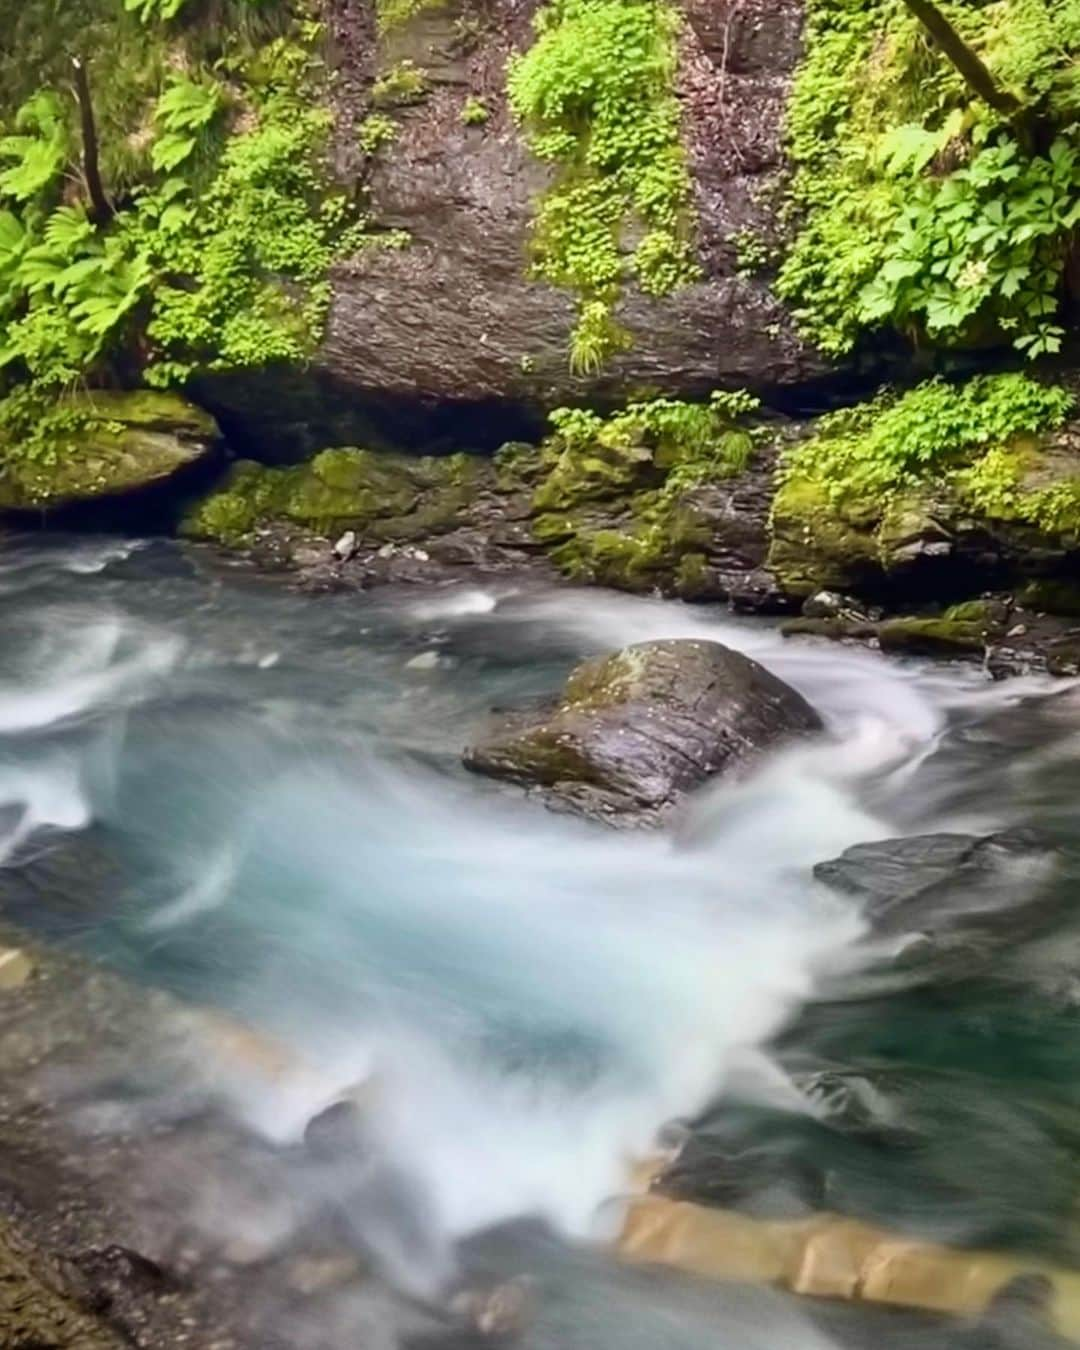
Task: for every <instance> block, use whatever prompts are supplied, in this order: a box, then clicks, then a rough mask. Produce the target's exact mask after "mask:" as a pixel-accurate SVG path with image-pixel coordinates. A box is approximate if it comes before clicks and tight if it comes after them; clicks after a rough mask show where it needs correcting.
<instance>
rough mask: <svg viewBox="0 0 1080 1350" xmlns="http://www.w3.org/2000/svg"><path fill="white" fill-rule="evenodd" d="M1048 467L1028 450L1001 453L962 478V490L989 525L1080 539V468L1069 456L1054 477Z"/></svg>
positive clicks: (1027, 447)
mask: <svg viewBox="0 0 1080 1350" xmlns="http://www.w3.org/2000/svg"><path fill="white" fill-rule="evenodd" d="M1047 467H1048V466H1047V464H1046V462H1045V457H1044V456H1043V455H1042V454H1041V453H1040V451H1039V450H1038V449H1037V448H1035V447H1033V446H1032V445H1030V444H1028V445H1023V446H1020V447H1015V446H1013V447H999V448H995V449H993V450H990V451H988V452H987V454H985V455H984V456H983V457H982V458H981V459H980V460H978V461H977V462H976V463H975V464H973V465H972V466H971V468H969V469H968V470H966V471H965V472H964V473H962V474H960V475H959V476H958V484H959V487H960V491H961V493H962V496H963V499H964V500H965V501H966V502H967V503H968V504H969V505H970V506H971V507H972V508H973V509H974V510H976V511H978V512H980V513H981V514H982V515H984V516H987V517H989V518H990V519H993V520H1001V521H1011V522H1016V523H1018V524H1022V525H1031V526H1034V527H1035V528H1037V529H1039V530H1041V531H1042V532H1043V533H1044V534H1049V535H1056V536H1067V537H1074V536H1076V535H1078V534H1080V462H1076V461H1074V460H1073V457H1072V456H1069V457H1068V459H1067V460H1066V461H1065V462H1064V463H1063V464H1059V465H1058V466H1057V467H1058V473H1057V474H1056V475H1055V474H1054V473H1053V472H1050V473H1047V471H1046V470H1047ZM1048 480H1049V481H1048Z"/></svg>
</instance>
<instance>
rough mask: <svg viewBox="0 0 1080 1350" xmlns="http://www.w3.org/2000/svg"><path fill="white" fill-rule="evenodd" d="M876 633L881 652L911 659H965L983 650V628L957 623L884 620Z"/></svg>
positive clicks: (971, 624) (952, 620)
mask: <svg viewBox="0 0 1080 1350" xmlns="http://www.w3.org/2000/svg"><path fill="white" fill-rule="evenodd" d="M877 633H878V641H879V642H880V643H881V649H882V651H887V652H906V653H908V654H910V655H913V656H968V655H972V654H975V653H979V652H982V651H983V649H984V647H985V646H986V634H985V630H984V627H983V625H982V624H981V623H966V622H963V621H961V620H959V619H887V620H885V622H884V623H880V624H878V629H877Z"/></svg>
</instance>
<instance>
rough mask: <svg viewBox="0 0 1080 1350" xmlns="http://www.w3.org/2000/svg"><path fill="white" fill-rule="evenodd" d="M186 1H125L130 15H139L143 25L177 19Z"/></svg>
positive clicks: (125, 6)
mask: <svg viewBox="0 0 1080 1350" xmlns="http://www.w3.org/2000/svg"><path fill="white" fill-rule="evenodd" d="M185 3H186V0H124V8H125V9H126V10H127V11H128V13H134V14H137V15H138V17H139V18H140V19H141V20H142V22H143V23H160V22H164V21H167V20H169V19H175V18H176V16H177V15H178V14H179V13H180V11H181V10H182V9H183V7H184V5H185Z"/></svg>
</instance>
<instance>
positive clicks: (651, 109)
mask: <svg viewBox="0 0 1080 1350" xmlns="http://www.w3.org/2000/svg"><path fill="white" fill-rule="evenodd" d="M535 23H536V31H537V39H536V42H535V44H534V45H533V46H532V47H531V48H530V49H529V51H528V52H526V53H525V54H524V55H523V56H520V57H519V58H517V59H516V60H515V61H514V62H513V63H512V65H511V67H510V79H509V92H510V104H511V107H512V109H513V111H514V113H515V115H516V116H517V118H518V119H519V121H521V123H522V124H523V125H524V126H525V127H526V129H527V132H528V135H529V142H530V145H531V146H532V148H533V151H534V152H535V153H536V154H537V155H538V156H539V157H540V158H541V159H544V160H547V161H549V162H550V163H551V164H552V165H553V166H554V168H555V173H556V181H555V183H554V185H553V186H552V187H551V189H550V190H549V191H548V193H547V195H546V196H545V197H544V198H543V200H542V201H541V203H540V207H539V211H538V214H537V218H536V223H535V228H534V234H533V258H534V271H535V273H536V275H537V276H540V277H542V278H543V279H544V280H546V281H549V282H551V283H552V284H553V285H556V286H563V287H566V288H567V289H569V290H571V291H573V292H574V293H575V294H576V296H577V297H578V300H579V312H578V322H577V326H576V328H575V331H574V333H573V335H572V337H571V343H570V357H571V365H572V367H573V368H574V369H576V370H578V371H580V372H582V373H590V372H593V371H595V370H596V369H598V368H599V366H600V365H601V364H602V363H603V362H604V361H605V360H606V359H607V358H608V357H609V356H611V355H613V354H614V353H615V352H617V351H620V350H622V349H624V348H625V346H626V344H627V342H628V341H629V335H628V334H627V333H626V331H625V329H623V328H622V327H621V326H620V325H619V324H618V323H617V322H616V320H615V318H614V316H613V313H612V307H613V305H614V304H615V301H616V300H617V298H618V295H619V291H620V288H621V287H622V286H623V285H624V284H625V283H626V282H627V281H628V280H630V279H636V281H637V284H638V285H639V286H640V287H641V289H642V290H644V291H646V292H648V293H649V294H652V295H666V294H668V293H669V292H670V291H672V290H674V289H675V288H676V287H677V286H680V285H682V284H684V283H686V282H688V281H692V280H694V279H695V278H696V277H697V275H698V267H697V264H696V263H695V261H694V258H693V251H692V248H691V233H692V219H691V214H692V213H691V207H690V202H691V191H690V176H689V173H688V171H687V168H686V162H685V157H684V155H683V151H682V147H681V145H680V141H679V106H678V102H677V101H676V98H675V94H674V75H675V66H676V60H677V34H678V29H679V24H680V19H679V16H678V13H677V11H676V10H675V9H674V7H673V6H671V5H670V4H668V3H666V2H665V0H550V3H548V4H547V5H546V6H545V7H544V8H543V9H542V10H541V11H540V12H539V14H538V16H537V18H536V21H535ZM634 222H640V224H641V226H643V230H644V232H643V234H642V235H641V237H640V239H639V242H638V243H637V245H636V247H635V248H634V249H633V251H632V252H629V253H624V249H623V233H624V231H625V229H626V227H627V226H628V225H629V224H631V223H634Z"/></svg>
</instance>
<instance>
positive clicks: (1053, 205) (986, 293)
mask: <svg viewBox="0 0 1080 1350" xmlns="http://www.w3.org/2000/svg"><path fill="white" fill-rule="evenodd" d="M946 10H947V12H948V14H949V17H950V18H951V19H952V20H953V22H954V23H955V24H956V25H957V26H958V29H959V30H960V32H961V33H962V35H963V36H964V38H965V40H966V41H968V42H969V43H970V44H971V45H972V47H973V48H974V49H975V50H976V51H977V52H979V54H980V55H981V56H982V58H983V60H984V61H985V62H986V63H987V65H988V67H989V68H990V70H991V72H992V73H993V75H994V76H995V78H996V79H997V80H998V81H999V83H1000V84H1002V85H1003V86H1004V87H1006V88H1009V89H1010V90H1011V91H1012V92H1014V93H1015V94H1016V95H1017V97H1018V98H1020V99H1021V100H1022V101H1024V102H1026V103H1027V104H1028V105H1029V106H1030V107H1032V108H1037V109H1038V110H1039V113H1040V115H1041V116H1042V117H1044V118H1045V119H1048V120H1049V121H1050V123H1051V124H1055V123H1056V124H1058V125H1060V126H1061V131H1060V133H1059V134H1058V135H1057V136H1056V138H1053V139H1052V144H1050V145H1049V147H1048V148H1045V149H1043V148H1040V149H1039V150H1037V151H1036V150H1033V149H1031V148H1027V147H1026V145H1025V146H1022V145H1021V144H1020V142H1019V141H1018V138H1017V135H1016V132H1015V129H1014V128H1013V127H1012V126H1010V125H1009V124H1007V123H1006V122H1004V121H1003V119H1002V118H1001V116H1000V115H999V114H997V113H995V112H993V111H992V110H991V109H989V108H988V107H986V106H984V105H983V104H981V103H979V102H978V101H974V100H973V98H972V96H971V94H970V92H969V91H968V89H967V88H966V86H965V85H964V83H963V81H962V80H961V78H960V76H959V75H958V73H957V72H956V71H955V70H954V69H953V67H952V66H951V64H950V63H949V62H948V61H947V59H946V58H945V57H944V56H943V55H942V54H941V53H940V52H938V51H937V49H936V48H935V47H934V45H933V44H932V43H931V42H930V41H929V39H928V37H927V35H926V33H925V31H924V30H923V29H922V27H921V25H920V24H919V23H918V21H917V20H916V19H915V18H914V17H913V16H912V15H911V14H910V13H909V12H908V11H907V10H906V8H905V7H904V5H903V4H902V3H900V0H869V3H862V2H861V0H859V2H856V0H812V2H811V4H810V6H809V11H808V17H807V48H806V57H805V60H804V62H803V65H802V67H801V69H800V72H799V74H798V77H797V79H796V83H795V88H794V90H793V94H792V98H791V102H790V106H789V115H788V127H787V131H788V146H789V153H790V155H791V157H792V159H793V161H794V162H795V164H796V167H797V173H796V176H795V180H794V186H793V199H794V204H795V206H796V208H797V210H798V213H799V216H800V220H801V228H800V231H799V233H798V236H797V238H796V241H795V244H794V246H793V248H792V250H791V252H790V253H789V255H788V257H787V259H786V261H785V263H784V266H783V268H782V270H781V273H780V278H779V283H778V289H779V290H780V293H781V294H782V295H784V296H786V297H787V298H789V299H792V300H794V301H796V302H797V304H798V306H799V308H798V310H797V316H798V318H799V319H800V321H801V323H802V325H803V327H804V329H805V331H806V332H807V333H808V335H809V336H811V337H812V338H813V339H814V340H815V341H817V343H818V344H819V345H820V346H821V347H822V348H823V349H824V350H825V351H828V352H832V353H841V352H845V351H848V350H849V349H850V348H851V347H852V345H853V344H854V342H855V341H856V339H857V337H858V336H859V334H860V333H861V332H862V331H863V330H864V329H866V328H868V327H869V328H874V327H879V326H881V325H883V324H890V325H892V326H894V327H897V328H899V329H900V330H901V331H902V332H904V333H906V334H908V335H909V336H911V337H912V338H914V339H915V340H921V339H924V338H927V339H930V340H931V341H934V342H938V343H943V344H957V343H964V342H969V343H977V342H979V341H982V340H985V339H987V338H996V337H998V336H1001V335H1007V336H1008V337H1009V338H1011V339H1012V341H1013V342H1014V343H1015V345H1016V346H1017V347H1018V348H1019V349H1020V350H1021V351H1024V352H1025V353H1026V354H1027V355H1029V356H1038V355H1041V354H1043V353H1045V352H1048V351H1055V350H1057V348H1058V346H1059V345H1060V341H1061V336H1062V330H1061V327H1060V326H1059V324H1057V323H1056V322H1055V319H1056V316H1057V312H1058V309H1059V305H1060V293H1061V287H1062V277H1063V272H1064V263H1065V257H1066V253H1067V251H1068V248H1069V246H1070V243H1071V238H1072V233H1073V230H1074V227H1075V226H1076V224H1077V222H1078V221H1080V205H1078V202H1080V192H1078V189H1080V159H1078V147H1077V142H1076V139H1075V134H1074V131H1073V129H1072V125H1071V124H1072V122H1073V121H1074V120H1075V114H1076V112H1077V110H1078V108H1080V80H1078V78H1077V65H1076V62H1075V59H1074V57H1073V53H1074V52H1075V51H1076V50H1077V48H1078V47H1080V0H997V3H995V4H991V5H984V6H976V5H971V4H968V3H954V4H947V5H946Z"/></svg>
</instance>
